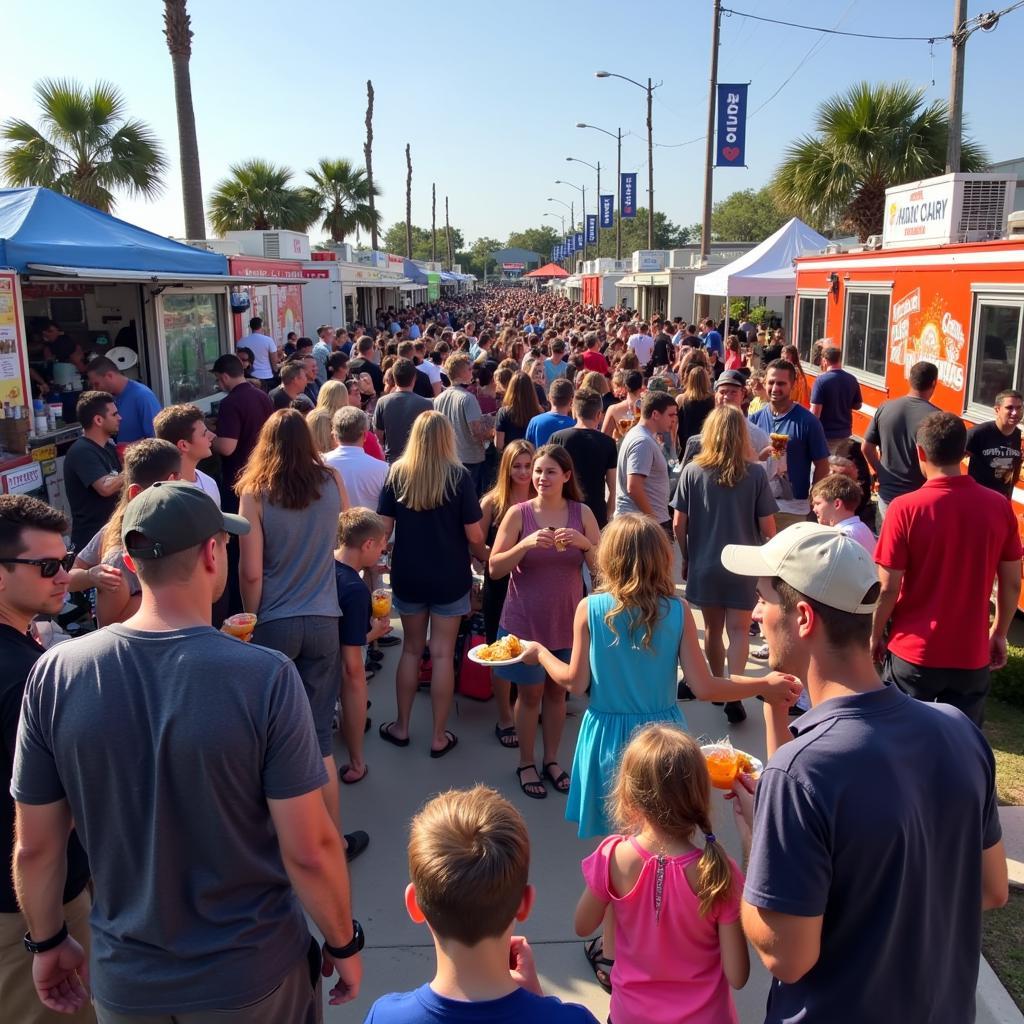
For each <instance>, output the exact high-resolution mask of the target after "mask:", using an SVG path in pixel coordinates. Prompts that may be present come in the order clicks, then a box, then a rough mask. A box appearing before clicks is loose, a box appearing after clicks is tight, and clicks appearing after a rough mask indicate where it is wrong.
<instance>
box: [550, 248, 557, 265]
mask: <svg viewBox="0 0 1024 1024" xmlns="http://www.w3.org/2000/svg"><path fill="white" fill-rule="evenodd" d="M557 259H558V246H557V245H553V246H551V262H552V263H554V262H555V261H556V260H557Z"/></svg>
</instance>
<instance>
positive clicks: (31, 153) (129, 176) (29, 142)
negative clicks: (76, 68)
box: [0, 79, 167, 213]
mask: <svg viewBox="0 0 1024 1024" xmlns="http://www.w3.org/2000/svg"><path fill="white" fill-rule="evenodd" d="M35 94H36V99H37V100H38V101H39V106H40V108H41V110H42V120H41V126H40V128H35V127H33V126H32V125H31V124H29V123H28V122H27V121H22V120H20V119H19V118H11V119H10V120H8V121H6V122H5V123H4V125H3V128H2V130H0V137H2V138H3V139H4V140H5V141H6V142H10V143H13V145H12V146H11V148H10V149H8V150H6V151H5V152H4V153H3V154H2V156H0V169H2V170H3V174H4V177H5V178H6V179H7V182H8V184H10V185H14V186H23V185H41V186H43V187H45V188H51V189H53V190H54V191H55V192H60V193H62V194H63V195H66V196H71V198H73V199H78V200H79V201H80V202H83V203H88V204H89V205H90V206H94V207H96V209H98V210H102V211H103V212H104V213H110V211H111V210H112V209H113V207H114V192H116V191H122V192H127V193H128V194H129V195H132V196H142V197H144V198H146V199H153V198H155V197H156V196H157V195H159V194H160V192H161V190H162V189H163V173H164V171H165V170H166V168H167V158H166V157H165V156H164V153H163V150H162V149H161V147H160V144H159V143H158V142H157V140H156V136H155V135H154V134H153V132H152V130H151V129H150V128H149V126H148V125H147V124H145V123H144V122H142V121H133V120H128V119H127V117H126V113H125V102H124V97H123V96H122V94H121V92H120V90H118V89H117V88H116V87H115V86H113V85H111V84H110V83H109V82H97V83H96V84H95V85H94V86H92V87H91V88H85V87H84V86H82V85H80V84H79V83H78V82H75V81H71V80H69V79H59V80H55V79H45V80H44V81H41V82H37V83H36V86H35Z"/></svg>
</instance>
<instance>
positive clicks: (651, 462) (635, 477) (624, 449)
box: [615, 391, 679, 538]
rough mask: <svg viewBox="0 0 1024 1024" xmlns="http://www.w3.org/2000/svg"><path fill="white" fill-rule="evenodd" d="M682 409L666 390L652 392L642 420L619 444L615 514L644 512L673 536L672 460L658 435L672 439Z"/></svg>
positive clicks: (645, 402)
mask: <svg viewBox="0 0 1024 1024" xmlns="http://www.w3.org/2000/svg"><path fill="white" fill-rule="evenodd" d="M678 418H679V409H678V408H677V406H676V401H675V399H674V398H673V397H672V396H671V395H670V394H668V393H667V392H664V391H649V392H648V393H647V394H646V395H644V397H643V401H642V402H641V404H640V422H639V423H638V424H637V425H636V426H635V427H633V428H632V429H630V430H629V431H628V432H627V434H626V436H625V437H624V438H623V439H622V444H621V445H620V446H619V462H618V468H617V470H616V483H615V514H616V515H617V516H621V515H623V514H624V513H626V512H642V513H643V514H644V515H645V516H651V517H652V518H653V519H654V521H655V522H657V523H661V524H662V525H663V526H664V527H665V529H666V530H667V531H668V534H669V537H670V538H671V536H672V522H671V513H670V512H669V508H668V499H669V479H668V463H667V462H666V461H665V453H664V451H663V450H662V447H661V442H660V441H659V440H658V436H657V435H658V434H664V435H667V436H670V437H671V438H672V443H673V444H675V427H676V422H677V420H678Z"/></svg>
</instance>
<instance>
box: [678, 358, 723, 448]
mask: <svg viewBox="0 0 1024 1024" xmlns="http://www.w3.org/2000/svg"><path fill="white" fill-rule="evenodd" d="M676 404H677V405H678V406H679V446H680V448H685V447H686V442H687V441H689V440H690V438H691V437H693V435H694V434H699V433H700V428H701V427H702V426H704V421H705V420H706V419H707V418H708V414H709V413H710V412H711V410H712V409H714V407H715V396H714V393H713V392H712V390H711V375H710V374H709V373H708V371H707V370H706V369H705V368H704V367H703V366H701V365H700V364H699V363H698V364H694V365H692V366H690V367H689V369H688V370H687V371H686V375H685V376H684V377H683V390H682V391H681V392H680V393H679V395H677V396H676Z"/></svg>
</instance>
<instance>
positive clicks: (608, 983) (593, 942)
mask: <svg viewBox="0 0 1024 1024" xmlns="http://www.w3.org/2000/svg"><path fill="white" fill-rule="evenodd" d="M603 954H604V944H603V943H602V942H601V936H600V935H595V936H594V937H593V938H592V939H590V940H588V941H587V942H584V943H583V955H584V956H585V957H586V958H587V963H588V964H590V967H591V969H592V970H593V972H594V977H595V979H597V983H598V985H600V986H601V988H603V989H604V990H605V992H611V990H612V968H613V967H614V966H615V961H614V960H609V959H608V958H607V957H605V956H604V955H603Z"/></svg>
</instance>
